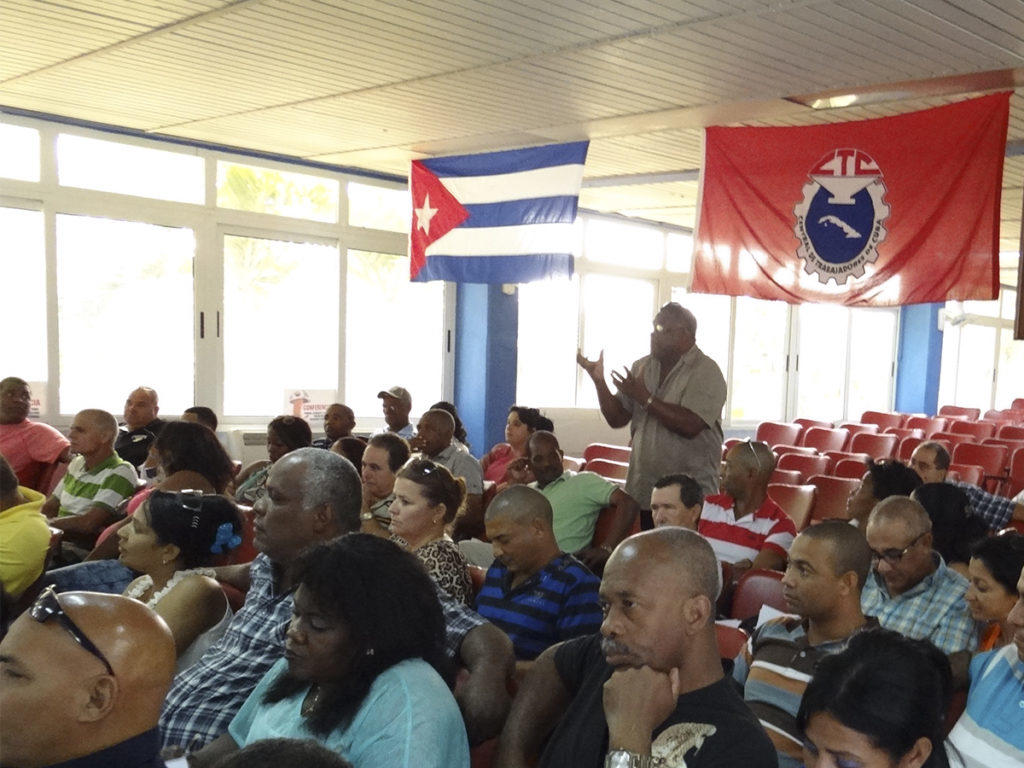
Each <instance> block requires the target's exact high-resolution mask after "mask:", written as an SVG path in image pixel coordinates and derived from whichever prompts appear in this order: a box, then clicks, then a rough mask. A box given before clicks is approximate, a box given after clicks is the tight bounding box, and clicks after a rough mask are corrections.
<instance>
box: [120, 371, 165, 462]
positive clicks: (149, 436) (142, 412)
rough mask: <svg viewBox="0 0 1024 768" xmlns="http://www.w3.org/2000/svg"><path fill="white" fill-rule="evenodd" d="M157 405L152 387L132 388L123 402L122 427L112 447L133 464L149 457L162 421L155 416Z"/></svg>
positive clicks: (158, 406) (158, 410) (157, 410)
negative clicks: (150, 448) (150, 447)
mask: <svg viewBox="0 0 1024 768" xmlns="http://www.w3.org/2000/svg"><path fill="white" fill-rule="evenodd" d="M159 412H160V405H159V402H158V399H157V395H156V390H155V389H153V388H152V387H138V388H137V389H133V390H132V391H131V393H130V394H129V395H128V399H127V400H125V401H124V426H122V427H121V429H120V430H119V431H118V433H117V443H115V444H114V450H115V451H116V452H117V455H118V456H120V457H121V458H122V459H124V460H125V461H127V462H128V463H129V464H131V465H132V466H133V467H136V468H138V467H140V466H142V464H143V463H144V462H145V461H146V457H147V456H149V446H151V445H152V444H153V443H154V441H156V438H157V435H159V434H160V430H161V429H163V428H164V422H163V421H162V420H161V419H158V418H157V416H156V415H157V414H158V413H159Z"/></svg>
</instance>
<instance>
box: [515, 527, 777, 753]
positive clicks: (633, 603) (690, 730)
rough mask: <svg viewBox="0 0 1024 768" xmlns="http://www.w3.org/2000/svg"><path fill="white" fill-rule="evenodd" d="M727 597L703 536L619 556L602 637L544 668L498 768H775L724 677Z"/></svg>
mask: <svg viewBox="0 0 1024 768" xmlns="http://www.w3.org/2000/svg"><path fill="white" fill-rule="evenodd" d="M720 588H721V575H720V569H719V566H718V561H717V560H716V559H715V553H714V551H713V550H712V549H711V545H710V544H708V543H707V541H705V540H704V539H703V538H701V537H700V536H699V535H698V534H696V533H695V532H693V531H690V530H686V529H683V528H675V527H666V528H659V529H657V530H654V531H646V532H644V533H640V534H637V535H635V536H632V537H630V538H628V539H626V540H625V541H623V542H622V543H621V544H619V546H618V547H617V548H616V549H615V551H614V552H613V553H612V555H611V557H610V558H609V559H608V564H607V565H606V566H605V569H604V578H603V579H602V580H601V590H600V594H601V601H602V607H603V610H604V623H603V624H602V625H601V634H600V635H590V636H588V637H583V638H577V639H574V640H568V641H566V642H564V643H561V644H559V645H555V646H552V647H551V648H549V649H548V650H547V651H545V652H544V653H542V654H541V655H540V656H539V657H538V659H537V661H536V662H535V664H534V667H533V669H532V670H531V672H530V674H529V675H528V676H527V677H526V680H525V681H524V683H523V685H522V687H520V689H519V692H518V694H517V695H516V698H515V700H514V702H513V705H512V712H511V714H510V715H509V718H508V721H507V722H506V724H505V729H504V731H502V734H501V740H500V742H499V745H498V758H497V763H496V764H497V766H499V768H520V767H521V766H527V765H532V764H533V761H534V759H535V757H536V755H537V754H538V753H539V754H540V756H541V757H540V762H539V765H540V766H541V767H542V768H555V767H558V768H561V767H562V766H568V765H571V766H573V767H574V768H601V766H611V767H612V768H618V767H619V766H622V767H623V768H625V767H626V766H629V767H630V768H641V767H644V768H646V767H647V766H664V767H665V768H682V767H683V766H686V768H719V767H720V768H733V767H734V766H743V767H744V768H775V767H776V766H777V761H776V757H775V749H774V748H773V747H772V743H771V741H770V740H769V739H768V736H767V735H766V734H765V732H764V730H762V728H761V725H760V724H759V723H758V721H757V718H755V717H754V715H753V713H752V712H751V711H750V710H749V709H748V708H747V705H746V704H745V703H744V702H743V699H742V698H741V697H740V695H739V693H738V692H737V691H736V688H735V687H734V685H733V684H732V682H731V681H730V680H728V679H727V678H725V677H724V675H723V673H722V665H721V663H720V660H719V654H718V645H717V642H716V639H715V601H716V599H717V597H718V591H719V589H720ZM549 735H550V738H548V737H549ZM545 740H546V744H545Z"/></svg>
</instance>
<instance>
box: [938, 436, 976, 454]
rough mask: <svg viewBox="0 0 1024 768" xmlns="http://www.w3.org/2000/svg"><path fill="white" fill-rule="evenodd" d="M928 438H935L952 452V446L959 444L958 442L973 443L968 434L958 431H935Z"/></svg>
mask: <svg viewBox="0 0 1024 768" xmlns="http://www.w3.org/2000/svg"><path fill="white" fill-rule="evenodd" d="M928 439H929V440H936V441H938V442H940V443H942V444H943V445H944V446H946V450H948V451H950V452H951V453H952V451H953V448H955V447H956V446H958V445H960V443H973V442H974V439H973V438H972V437H971V436H970V435H965V434H962V433H960V432H936V433H935V434H933V435H932V436H931V437H930V438H928Z"/></svg>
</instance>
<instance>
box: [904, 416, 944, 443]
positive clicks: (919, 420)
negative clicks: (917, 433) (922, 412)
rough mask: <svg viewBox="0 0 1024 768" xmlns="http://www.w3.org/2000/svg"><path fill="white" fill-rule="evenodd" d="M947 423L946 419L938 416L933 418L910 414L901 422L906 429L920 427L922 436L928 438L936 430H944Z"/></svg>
mask: <svg viewBox="0 0 1024 768" xmlns="http://www.w3.org/2000/svg"><path fill="white" fill-rule="evenodd" d="M948 423H949V420H948V419H943V418H939V417H938V416H936V417H934V418H929V417H928V416H911V417H910V418H909V419H907V420H906V421H905V422H904V423H903V426H904V427H906V428H907V429H920V430H921V431H922V432H924V436H925V437H926V438H928V437H931V436H932V435H934V434H935V433H936V432H942V431H943V430H945V429H946V424H948Z"/></svg>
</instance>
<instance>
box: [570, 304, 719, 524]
mask: <svg viewBox="0 0 1024 768" xmlns="http://www.w3.org/2000/svg"><path fill="white" fill-rule="evenodd" d="M696 334H697V319H696V318H695V317H694V316H693V313H692V312H690V311H689V310H687V309H685V308H684V307H682V306H681V305H679V304H677V303H676V302H674V301H670V302H669V303H668V304H666V305H665V306H663V307H662V308H661V309H659V310H658V314H656V315H655V316H654V329H653V330H652V332H651V354H649V355H647V356H645V357H642V358H640V359H639V360H637V361H636V362H634V363H633V365H632V366H631V367H630V368H629V370H623V371H621V372H620V371H612V374H611V378H612V384H614V385H615V388H616V389H617V390H618V393H617V394H613V393H612V391H611V390H610V389H609V388H608V384H607V382H606V381H605V378H604V351H603V350H602V352H601V353H600V354H599V355H598V356H597V359H596V360H588V359H587V358H585V357H584V356H583V353H582V352H577V354H576V362H577V363H578V364H579V366H580V367H581V368H583V370H584V371H586V372H587V374H588V375H589V376H590V378H591V380H592V381H593V382H594V386H595V387H596V388H597V399H598V402H599V403H600V406H601V415H602V416H604V419H605V421H607V422H608V425H609V426H610V427H612V428H613V429H618V428H619V427H624V426H626V425H627V424H628V425H629V431H630V438H631V445H632V447H633V452H632V454H631V455H630V458H629V474H628V475H627V478H626V493H628V494H629V495H630V496H632V497H633V498H634V499H640V500H643V501H644V502H646V500H647V499H650V498H651V490H652V489H653V488H654V481H655V480H657V479H658V478H659V477H663V476H664V475H670V474H672V473H674V472H684V473H686V474H688V475H690V476H691V477H692V478H694V479H695V480H696V481H697V482H698V483H700V486H701V490H703V491H704V493H705V494H711V493H715V492H716V491H717V490H718V462H719V460H720V459H721V455H722V407H723V406H724V405H725V393H726V388H725V378H724V377H723V376H722V371H721V370H720V369H719V367H718V365H717V363H715V361H714V360H712V359H711V358H710V357H708V356H707V355H705V354H704V353H703V352H701V350H700V349H699V348H698V347H697V336H696ZM643 520H644V526H645V527H647V528H650V527H651V525H652V524H651V521H650V513H649V512H644V514H643Z"/></svg>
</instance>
